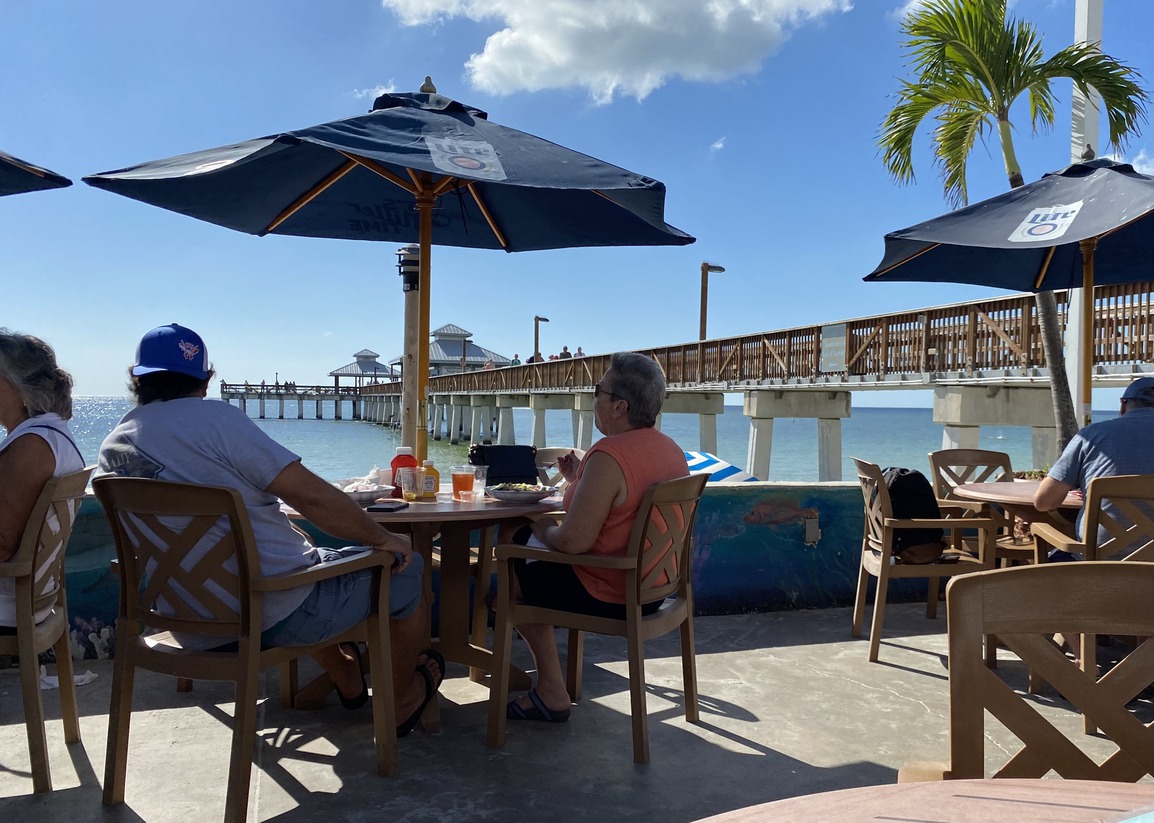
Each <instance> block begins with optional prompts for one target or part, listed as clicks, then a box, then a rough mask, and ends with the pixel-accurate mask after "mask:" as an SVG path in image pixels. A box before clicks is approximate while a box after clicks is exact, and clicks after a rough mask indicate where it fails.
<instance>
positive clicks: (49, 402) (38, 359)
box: [0, 328, 72, 420]
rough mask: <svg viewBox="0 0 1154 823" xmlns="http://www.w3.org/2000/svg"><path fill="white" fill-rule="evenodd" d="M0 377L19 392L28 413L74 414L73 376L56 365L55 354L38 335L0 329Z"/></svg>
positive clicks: (64, 417) (66, 417)
mask: <svg viewBox="0 0 1154 823" xmlns="http://www.w3.org/2000/svg"><path fill="white" fill-rule="evenodd" d="M0 378H2V379H4V380H7V381H8V382H9V383H11V384H12V387H13V388H15V389H16V391H17V392H18V393H19V394H20V399H21V401H22V402H23V403H24V408H25V409H26V410H27V412H28V414H29V416H35V415H38V414H45V413H47V412H55V413H56V414H58V415H60V416H61V417H62V418H63V419H65V420H68V419H69V418H71V417H72V375H70V374H69V373H68V372H66V371H64V369H62V368H60V367H59V366H57V365H56V353H55V352H53V351H52V347H51V346H49V345H48V344H47V343H45V342H44V341H43V340H41V339H40V338H39V337H33V336H32V335H30V334H20V333H18V332H12V331H9V330H8V329H2V328H0Z"/></svg>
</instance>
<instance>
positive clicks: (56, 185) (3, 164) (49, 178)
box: [0, 151, 72, 197]
mask: <svg viewBox="0 0 1154 823" xmlns="http://www.w3.org/2000/svg"><path fill="white" fill-rule="evenodd" d="M71 185H72V181H71V180H69V179H68V178H67V177H64V176H62V175H59V174H57V173H56V172H54V171H49V170H48V169H44V168H41V167H40V166H36V165H33V164H32V163H29V162H27V161H26V160H21V159H20V158H19V157H13V156H12V155H10V154H8V153H7V152H2V151H0V197H3V196H4V195H7V194H24V193H25V192H29V191H41V190H43V189H62V188H65V187H66V186H71Z"/></svg>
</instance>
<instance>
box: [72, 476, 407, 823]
mask: <svg viewBox="0 0 1154 823" xmlns="http://www.w3.org/2000/svg"><path fill="white" fill-rule="evenodd" d="M93 490H94V491H95V492H96V497H97V499H98V500H99V501H100V503H101V505H102V506H103V507H104V511H105V514H106V515H107V517H108V521H109V525H110V526H111V529H112V536H113V538H114V540H115V542H116V554H117V570H118V573H119V575H120V607H119V616H118V618H117V621H116V658H115V663H114V667H113V675H112V699H111V707H110V710H109V718H108V751H107V756H106V759H105V774H104V793H103V802H104V804H105V805H114V804H118V803H122V802H123V801H124V787H125V777H126V771H127V765H128V738H129V723H130V719H131V714H132V686H133V679H134V676H135V671H136V669H137V668H143V669H147V670H149V671H155V672H159V673H161V674H167V675H171V676H173V677H177V678H187V679H189V680H191V679H197V680H222V681H232V682H234V683H235V684H236V703H235V705H236V710H235V715H234V717H233V732H232V751H231V759H230V764H229V774H228V788H227V793H226V799H225V812H224V819H225V820H226V821H236V822H237V823H240V821H244V820H245V819H246V815H247V809H248V792H249V777H250V775H251V772H252V758H253V753H254V742H255V738H256V721H257V711H258V703H257V700H258V695H259V685H260V684H259V678H260V673H261V671H262V670H264V669H266V668H269V667H271V666H277V665H287V664H288V663H289V662H290V661H293V660H295V659H296V658H298V657H301V656H304V655H308V654H311V653H312V652H314V651H317V650H318V649H319V648H321V647H325V646H332V645H335V644H337V643H342V642H355V641H356V640H359V639H363V638H364V637H366V636H367V638H368V643H367V650H368V660H369V666H368V668H369V669H370V671H371V672H372V678H373V680H372V711H373V737H374V739H375V741H376V767H377V772H378V773H379V774H382V775H393V774H396V772H397V743H396V722H395V718H394V709H393V679H392V660H391V651H390V649H391V641H390V638H389V625H388V613H389V572H388V568H389V566H390V565H391V564H392V561H393V556H392V554H390V553H389V552H364V553H362V554H359V555H355V556H349V557H344V558H341V559H339V560H335V561H330V562H326V563H319V564H316V565H314V566H311V567H308V568H305V569H302V570H299V571H295V572H290V573H287V574H282V575H276V576H265V575H262V574H261V571H260V562H259V559H258V555H257V550H256V541H255V539H254V537H253V532H252V525H251V523H250V521H249V517H248V511H247V509H246V507H245V504H244V501H243V499H242V498H241V496H240V494H239V493H238V492H237V491H236V490H235V489H230V488H225V487H221V486H201V485H196V484H191V483H174V482H168V481H163V480H150V479H143V478H127V477H111V476H109V477H100V478H97V479H96V480H95V481H94V482H93ZM359 569H372V570H373V572H374V574H375V575H376V586H375V590H374V598H373V608H372V609H371V611H370V614H369V616H368V617H367V618H366V620H365V621H364V622H363V623H360V624H358V625H357V626H355V627H353V628H352V629H350V630H349V631H348V632H345V633H344V634H341V635H339V636H337V637H333V638H330V639H328V640H326V641H324V642H323V643H320V644H317V645H315V646H293V647H279V648H266V649H262V648H261V645H260V635H261V613H262V605H263V601H264V598H265V596H267V595H269V594H271V593H274V592H278V591H286V590H288V589H295V588H297V587H300V586H309V585H312V584H314V583H316V582H317V581H319V580H323V579H327V578H330V577H335V576H338V575H341V574H345V573H347V572H353V571H357V570H359ZM203 646H209V647H210V648H209V649H204V648H202V647H203Z"/></svg>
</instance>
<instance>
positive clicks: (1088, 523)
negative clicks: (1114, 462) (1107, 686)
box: [1030, 474, 1154, 734]
mask: <svg viewBox="0 0 1154 823" xmlns="http://www.w3.org/2000/svg"><path fill="white" fill-rule="evenodd" d="M1084 511H1085V515H1084V516H1083V522H1082V532H1083V534H1085V535H1086V537H1085V539H1083V540H1077V539H1075V538H1072V537H1070V536H1069V535H1067V534H1064V533H1063V532H1061V531H1059V530H1058V529H1057V528H1055V527H1054V526H1051V525H1050V524H1048V523H1032V524H1031V525H1030V530H1031V531H1032V532H1033V534H1034V538H1035V540H1036V541H1037V543H1038V548H1037V551H1038V557H1039V560H1038V562H1042V561H1041V558H1042V557H1045V555H1046V554H1047V552H1048V551H1049V549H1050V548H1051V547H1052V548H1056V549H1060V550H1062V551H1065V552H1070V553H1071V554H1075V553H1080V554H1081V555H1082V556H1083V557H1084V558H1085V559H1086V560H1110V559H1115V558H1116V559H1119V560H1125V561H1128V562H1144V563H1152V562H1154V475H1151V474H1132V475H1117V476H1115V477H1098V478H1095V479H1093V480H1091V481H1090V486H1089V488H1088V489H1087V494H1086V505H1085V508H1084ZM1151 597H1154V595H1151ZM1067 639H1070V638H1069V637H1068V638H1067ZM1097 645H1098V640H1097V637H1096V636H1095V635H1094V634H1083V635H1082V636H1081V639H1080V648H1079V651H1078V657H1079V659H1080V660H1082V661H1083V669H1084V670H1085V671H1086V672H1088V673H1090V672H1093V670H1094V665H1095V664H1094V661H1095V660H1096V658H1097V651H1096V650H1097ZM1094 730H1095V727H1094V724H1093V723H1092V722H1091V721H1090V719H1089V718H1086V721H1085V731H1086V733H1087V734H1091V733H1093V732H1094Z"/></svg>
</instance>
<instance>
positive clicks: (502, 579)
mask: <svg viewBox="0 0 1154 823" xmlns="http://www.w3.org/2000/svg"><path fill="white" fill-rule="evenodd" d="M707 479H708V478H707V476H705V475H691V476H689V477H682V478H678V479H676V480H667V481H665V482H663V483H655V484H654V485H652V486H650V488H649V490H648V491H647V492H646V493H645V497H644V498H643V499H642V501H641V507H640V508H639V509H638V513H637V520H636V522H635V523H634V525H633V533H632V535H631V536H630V539H629V547H628V550H627V552H626V553H625V555H624V556H621V557H605V556H595V555H588V554H563V553H561V552H554V551H549V550H547V549H535V548H530V547H528V546H498V547H497V550H496V555H497V567H498V573H499V577H498V580H499V583H498V598H497V628H496V632H495V633H494V642H493V654H494V661H493V672H494V674H493V681H492V688H491V691H490V694H489V732H488V742H489V745H491V746H501V745H503V744H504V742H505V708H506V705H507V703H508V700H509V666H508V663H509V658H510V649H511V647H512V643H513V627H514V626H517V625H520V624H523V623H544V624H547V625H551V626H564V627H566V628H568V629H569V649H568V654H567V660H566V663H567V676H568V683H567V685H568V689H569V695H570V697H571V698H572V699H573V700H575V701H576V700H579V699H580V696H581V658H582V655H583V647H584V636H583V634H582V633H583V632H587V631H590V632H597V633H598V634H606V635H614V636H617V637H625V638H626V645H627V647H628V656H629V694H630V711H631V713H632V716H633V761H634V762H635V763H648V762H649V727H648V718H647V716H646V706H645V654H644V642H645V641H646V640H649V639H652V638H654V637H660V636H661V635H663V634H666V633H668V632H670V631H672V630H673V629H675V628H680V630H681V667H682V676H683V679H684V689H685V719H686V721H688V722H690V723H696V722H697V718H698V713H697V664H696V660H695V658H694V651H693V583H692V574H691V573H690V572H691V566H692V564H691V554H690V551H691V547H692V539H693V521H694V518H695V517H696V515H697V507H698V503H699V501H700V500H701V492H702V489H704V487H705V482H706V480H707ZM518 557H521V558H525V559H527V560H535V561H537V562H542V563H544V562H549V563H566V564H569V565H571V566H585V567H589V568H602V569H620V570H621V571H623V572H624V573H625V581H626V582H625V593H626V604H625V612H626V617H625V619H624V620H614V619H611V618H607V617H592V616H590V615H584V614H575V613H573V612H567V611H561V610H559V609H551V608H548V607H545V606H530V605H528V604H525V603H518V602H515V601H514V600H513V564H512V562H511V561H512V560H513V559H514V558H518ZM667 598H668V599H667ZM654 602H660V603H661V604H662V605H661V608H660V609H658V611H657V612H655V613H654V614H651V615H649V616H642V614H641V607H642V606H643V605H645V604H647V603H654Z"/></svg>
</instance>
